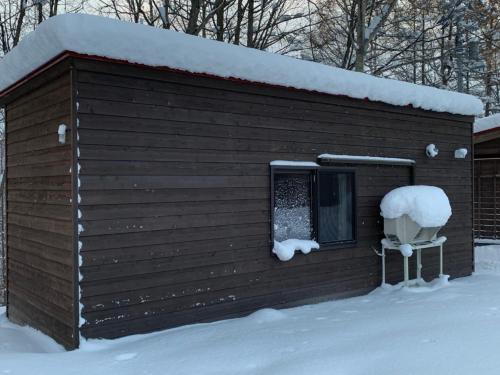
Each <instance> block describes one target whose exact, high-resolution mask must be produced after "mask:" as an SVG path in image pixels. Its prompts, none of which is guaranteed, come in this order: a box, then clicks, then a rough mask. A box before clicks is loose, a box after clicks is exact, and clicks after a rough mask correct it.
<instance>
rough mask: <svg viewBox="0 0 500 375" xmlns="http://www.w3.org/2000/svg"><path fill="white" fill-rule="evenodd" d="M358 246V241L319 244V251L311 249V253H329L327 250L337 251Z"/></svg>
mask: <svg viewBox="0 0 500 375" xmlns="http://www.w3.org/2000/svg"><path fill="white" fill-rule="evenodd" d="M357 245H358V241H356V240H354V241H345V242H337V243H325V244H319V249H313V251H329V250H339V249H350V248H353V247H356V246H357Z"/></svg>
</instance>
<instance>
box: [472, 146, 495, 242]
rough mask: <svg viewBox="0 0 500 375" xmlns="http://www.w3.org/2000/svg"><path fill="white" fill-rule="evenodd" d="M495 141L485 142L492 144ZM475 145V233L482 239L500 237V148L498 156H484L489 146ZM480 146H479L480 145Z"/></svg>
mask: <svg viewBox="0 0 500 375" xmlns="http://www.w3.org/2000/svg"><path fill="white" fill-rule="evenodd" d="M497 141H498V140H497ZM492 142H494V141H489V142H485V143H486V144H491V143H492ZM498 143H499V146H498V147H500V142H498ZM482 145H483V144H482V143H481V144H479V145H475V149H474V151H475V155H476V159H475V160H474V235H475V237H476V238H481V239H493V240H498V239H500V155H498V153H499V150H500V148H497V149H496V152H497V157H496V158H491V157H487V158H484V159H483V158H482V155H484V154H483V153H482V151H485V150H487V149H488V148H489V147H490V146H488V148H486V147H485V148H483V147H481V146H482ZM478 146H479V147H478Z"/></svg>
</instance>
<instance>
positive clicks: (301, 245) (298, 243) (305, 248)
mask: <svg viewBox="0 0 500 375" xmlns="http://www.w3.org/2000/svg"><path fill="white" fill-rule="evenodd" d="M312 249H319V244H318V243H317V242H316V241H311V240H296V239H289V240H285V241H281V242H278V241H274V247H273V253H274V254H276V256H277V257H278V258H279V260H281V261H283V262H286V261H287V260H290V259H292V258H293V256H294V255H295V251H299V250H300V251H302V253H304V254H309V253H310V252H311V250H312Z"/></svg>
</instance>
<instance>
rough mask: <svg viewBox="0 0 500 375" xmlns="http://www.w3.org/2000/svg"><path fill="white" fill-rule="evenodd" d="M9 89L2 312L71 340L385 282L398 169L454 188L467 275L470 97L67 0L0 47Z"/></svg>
mask: <svg viewBox="0 0 500 375" xmlns="http://www.w3.org/2000/svg"><path fill="white" fill-rule="evenodd" d="M0 104H1V105H2V106H3V107H4V108H5V110H6V144H7V146H6V155H7V257H8V262H7V263H8V269H7V274H8V293H7V314H8V317H9V319H10V320H11V321H13V322H16V323H19V324H27V325H30V326H33V327H35V328H37V329H39V330H41V331H43V332H45V333H46V334H48V335H50V336H51V337H53V338H54V339H55V340H57V341H58V342H60V343H62V344H63V345H64V346H65V347H67V348H68V349H72V348H77V347H78V346H79V342H80V340H83V339H89V338H117V337H122V336H126V335H132V334H137V333H145V332H151V331H155V330H161V329H165V328H168V327H174V326H179V325H183V324H189V323H198V322H209V321H214V320H218V319H224V318H231V317H238V316H243V315H246V314H249V313H251V312H253V311H255V310H257V309H260V308H264V307H273V308H281V307H287V306H294V305H298V304H303V303H311V302H318V301H322V300H326V299H331V298H340V297H346V296H352V295H360V294H363V293H366V292H368V291H371V290H373V289H374V288H376V287H377V286H379V285H380V283H381V258H380V257H379V256H378V255H377V252H376V251H374V250H380V241H381V239H382V238H383V237H384V234H383V218H382V217H381V216H380V208H379V204H380V201H381V199H382V198H383V197H384V195H385V194H386V193H387V192H389V191H391V190H392V189H394V188H397V187H400V186H406V185H411V184H419V185H434V186H439V187H440V188H442V189H443V190H444V191H445V192H446V194H447V196H448V197H449V199H450V204H451V207H452V209H453V215H452V217H451V218H450V220H449V222H448V223H447V225H446V226H445V227H444V228H443V230H442V231H441V232H440V233H442V234H443V235H446V236H447V238H448V242H447V243H446V245H445V272H446V273H447V274H449V275H451V277H460V276H466V275H470V274H471V272H472V269H473V264H472V251H473V250H472V246H473V237H472V202H471V200H472V157H471V153H470V151H471V150H472V136H471V134H472V124H473V120H474V116H475V115H477V114H478V113H479V112H481V111H482V104H481V102H480V101H479V100H478V99H477V98H475V97H472V96H469V95H464V94H459V93H453V92H448V91H444V90H439V89H435V88H430V87H422V86H418V85H413V84H409V83H404V82H400V81H396V80H390V79H382V78H376V77H372V76H369V75H366V74H362V73H356V72H351V71H345V70H342V69H337V68H333V67H328V66H324V65H321V64H316V63H312V62H309V61H301V60H298V59H294V58H290V57H285V56H279V55H275V54H271V53H265V52H262V51H257V50H253V49H248V48H244V47H240V46H234V45H228V44H224V43H220V42H217V41H210V40H206V39H202V38H198V37H193V36H189V35H185V34H182V33H177V32H173V31H169V30H160V29H155V28H152V27H148V26H145V25H138V24H132V23H126V22H121V21H117V20H111V19H105V18H100V17H95V16H88V15H62V16H57V17H54V18H51V19H49V20H47V21H45V22H44V23H42V24H41V25H40V26H39V27H38V28H37V29H36V31H34V32H32V33H31V34H29V35H27V36H26V37H25V38H24V40H23V41H22V42H21V43H20V44H19V45H18V46H17V47H16V48H14V49H13V50H12V51H11V52H10V53H9V54H7V55H6V56H5V58H4V59H2V60H1V61H0ZM431 146H432V147H431ZM459 149H462V150H464V149H465V150H466V151H467V150H468V151H469V153H468V154H467V152H465V153H466V154H467V155H463V153H462V156H460V157H457V156H456V150H459ZM287 240H299V241H302V240H305V241H312V242H314V243H315V244H317V246H309V247H308V249H307V250H308V251H305V250H304V249H303V252H298V251H297V252H296V253H292V254H291V255H293V256H292V257H290V259H288V260H286V261H283V260H280V258H279V257H278V256H277V255H276V254H275V253H274V252H273V250H275V245H274V244H275V243H279V244H280V245H282V246H284V245H283V244H284V242H285V241H287ZM423 256H424V258H425V264H426V265H427V264H428V265H429V267H426V268H425V269H424V277H429V278H430V277H434V276H437V274H438V272H439V269H438V261H437V259H438V257H439V253H438V249H436V251H434V250H429V251H428V252H426V253H425V254H424V255H423ZM412 270H413V267H412ZM387 277H388V280H389V281H390V282H398V281H401V279H402V262H401V256H400V255H398V254H393V255H390V256H388V257H387Z"/></svg>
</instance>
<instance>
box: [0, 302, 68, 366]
mask: <svg viewBox="0 0 500 375" xmlns="http://www.w3.org/2000/svg"><path fill="white" fill-rule="evenodd" d="M59 352H64V348H63V347H62V346H60V345H59V344H57V343H56V342H55V341H54V340H52V339H51V338H50V337H48V336H45V335H44V334H43V333H41V332H39V331H37V330H35V329H33V328H30V327H21V326H19V325H17V324H13V323H11V322H9V321H8V320H7V316H6V315H5V307H0V356H1V355H2V354H5V353H24V354H27V353H59ZM0 363H2V360H0ZM0 368H1V366H0ZM0 372H1V371H0ZM5 373H7V372H5Z"/></svg>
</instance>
